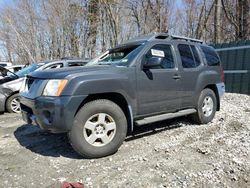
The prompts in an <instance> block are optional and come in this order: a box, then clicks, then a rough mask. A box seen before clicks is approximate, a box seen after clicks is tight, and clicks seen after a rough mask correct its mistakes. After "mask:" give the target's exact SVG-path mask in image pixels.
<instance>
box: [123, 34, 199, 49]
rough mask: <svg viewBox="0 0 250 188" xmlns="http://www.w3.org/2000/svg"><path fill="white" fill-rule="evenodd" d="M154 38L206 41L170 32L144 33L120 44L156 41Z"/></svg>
mask: <svg viewBox="0 0 250 188" xmlns="http://www.w3.org/2000/svg"><path fill="white" fill-rule="evenodd" d="M154 40H168V41H170V40H182V41H183V40H184V41H187V42H195V43H200V44H202V43H204V42H203V41H202V40H199V39H195V38H189V37H183V36H178V35H170V34H168V33H153V34H149V35H142V36H139V37H135V38H133V39H131V40H128V41H127V42H126V43H124V44H122V45H120V46H125V45H130V44H134V43H138V44H140V43H144V42H149V41H154Z"/></svg>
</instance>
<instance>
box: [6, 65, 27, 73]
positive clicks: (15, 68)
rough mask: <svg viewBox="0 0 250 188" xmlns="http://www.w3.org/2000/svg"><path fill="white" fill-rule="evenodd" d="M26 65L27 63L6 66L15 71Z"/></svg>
mask: <svg viewBox="0 0 250 188" xmlns="http://www.w3.org/2000/svg"><path fill="white" fill-rule="evenodd" d="M24 66H25V65H12V66H6V67H5V68H6V69H8V70H9V71H11V72H14V73H15V72H17V71H20V70H21V69H22V68H24Z"/></svg>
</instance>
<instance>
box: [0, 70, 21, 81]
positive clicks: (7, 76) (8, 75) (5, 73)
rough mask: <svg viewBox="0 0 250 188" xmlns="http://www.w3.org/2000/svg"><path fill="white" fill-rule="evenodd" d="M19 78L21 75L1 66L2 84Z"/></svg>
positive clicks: (0, 77)
mask: <svg viewBox="0 0 250 188" xmlns="http://www.w3.org/2000/svg"><path fill="white" fill-rule="evenodd" d="M18 78H19V77H18V76H17V75H16V74H15V73H13V72H11V71H9V70H8V69H6V68H4V67H1V66H0V84H3V83H6V82H9V81H12V80H16V79H18Z"/></svg>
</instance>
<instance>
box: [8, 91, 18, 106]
mask: <svg viewBox="0 0 250 188" xmlns="http://www.w3.org/2000/svg"><path fill="white" fill-rule="evenodd" d="M18 93H19V91H14V92H12V93H11V94H10V95H8V97H6V100H5V110H6V105H7V101H8V99H9V98H10V97H11V96H13V95H15V94H18Z"/></svg>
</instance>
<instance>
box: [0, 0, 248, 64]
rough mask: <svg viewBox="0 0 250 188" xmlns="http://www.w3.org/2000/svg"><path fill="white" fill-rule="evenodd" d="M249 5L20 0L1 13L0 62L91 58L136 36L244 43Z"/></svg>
mask: <svg viewBox="0 0 250 188" xmlns="http://www.w3.org/2000/svg"><path fill="white" fill-rule="evenodd" d="M249 7H250V0H179V1H175V0H42V1H40V0H20V1H14V3H13V4H10V5H8V6H5V7H2V9H1V10H0V11H1V15H0V44H1V46H0V48H1V53H0V55H1V60H6V61H11V62H15V63H28V62H29V63H30V62H38V61H43V60H49V59H58V58H61V57H68V56H70V57H81V58H93V57H94V56H96V55H97V54H99V53H100V52H102V51H105V50H107V49H109V48H111V47H113V46H115V45H117V44H119V43H122V42H124V41H126V40H128V39H131V38H133V37H135V36H138V35H143V34H148V33H152V32H169V33H170V34H176V35H183V36H187V37H194V38H198V39H202V40H204V41H206V42H208V43H221V42H227V41H235V40H246V39H249V38H250V9H249Z"/></svg>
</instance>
